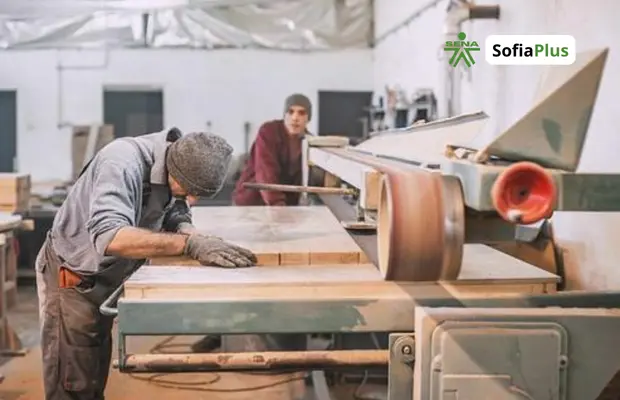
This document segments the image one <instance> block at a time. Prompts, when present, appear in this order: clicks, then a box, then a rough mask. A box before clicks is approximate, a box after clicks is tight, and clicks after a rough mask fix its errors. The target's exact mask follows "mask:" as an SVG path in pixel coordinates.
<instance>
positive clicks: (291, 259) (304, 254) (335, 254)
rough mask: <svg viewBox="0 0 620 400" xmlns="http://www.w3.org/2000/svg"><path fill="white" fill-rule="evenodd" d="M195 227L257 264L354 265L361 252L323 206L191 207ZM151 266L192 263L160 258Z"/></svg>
mask: <svg viewBox="0 0 620 400" xmlns="http://www.w3.org/2000/svg"><path fill="white" fill-rule="evenodd" d="M192 213H193V218H194V225H195V226H196V228H197V229H198V230H199V231H201V232H204V233H206V234H210V235H215V236H219V237H221V238H223V239H225V240H228V241H230V242H232V243H235V244H238V245H240V246H243V247H246V248H248V249H250V250H252V251H253V252H254V253H255V254H256V255H257V257H258V261H259V264H260V265H317V264H321V265H323V264H358V263H360V262H365V256H364V253H363V251H362V250H361V249H360V248H359V246H358V245H357V244H356V243H355V241H354V240H353V239H352V238H351V236H349V234H348V233H347V232H346V230H345V229H344V228H343V227H342V225H340V223H339V221H338V220H337V219H336V217H335V216H334V215H333V214H332V213H331V211H330V210H329V209H328V208H327V207H324V206H299V207H262V206H257V207H195V208H193V209H192ZM151 264H154V265H166V264H175V265H178V264H196V262H195V261H193V260H189V259H180V258H178V257H176V258H158V259H154V260H152V262H151Z"/></svg>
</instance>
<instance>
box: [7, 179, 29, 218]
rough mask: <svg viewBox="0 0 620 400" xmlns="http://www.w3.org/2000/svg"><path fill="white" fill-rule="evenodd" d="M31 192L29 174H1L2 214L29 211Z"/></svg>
mask: <svg viewBox="0 0 620 400" xmlns="http://www.w3.org/2000/svg"><path fill="white" fill-rule="evenodd" d="M30 191H31V181H30V175H29V174H22V173H8V172H3V173H0V212H8V213H18V212H23V211H26V210H28V206H29V201H30Z"/></svg>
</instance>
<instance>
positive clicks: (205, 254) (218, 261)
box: [184, 233, 257, 268]
mask: <svg viewBox="0 0 620 400" xmlns="http://www.w3.org/2000/svg"><path fill="white" fill-rule="evenodd" d="M184 253H185V254H186V255H188V256H189V257H191V258H193V259H195V260H197V261H198V262H200V264H202V265H209V266H216V267H227V268H237V267H251V266H253V265H255V264H256V262H257V259H256V256H255V255H254V253H252V252H251V251H249V250H247V249H244V248H243V247H240V246H237V245H234V244H232V243H228V242H226V241H224V240H222V239H220V238H217V237H214V236H205V235H201V234H199V233H194V234H192V235H190V236H189V238H188V239H187V244H186V246H185V250H184Z"/></svg>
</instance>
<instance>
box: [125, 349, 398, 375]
mask: <svg viewBox="0 0 620 400" xmlns="http://www.w3.org/2000/svg"><path fill="white" fill-rule="evenodd" d="M388 360H389V352H388V351H387V350H362V351H360V350H333V351H271V352H244V353H206V354H195V353H188V354H132V355H127V356H126V357H125V359H124V362H123V365H121V366H120V370H121V371H123V372H144V373H151V372H159V373H171V372H240V371H257V370H269V371H290V370H295V371H304V370H307V371H311V370H324V369H341V368H354V367H355V368H372V367H386V366H387V365H388ZM113 366H114V368H119V363H118V362H117V361H115V362H114V363H113Z"/></svg>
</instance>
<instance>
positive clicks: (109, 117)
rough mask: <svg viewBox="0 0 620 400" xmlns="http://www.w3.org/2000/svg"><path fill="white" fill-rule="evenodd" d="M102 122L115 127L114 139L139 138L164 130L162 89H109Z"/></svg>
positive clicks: (105, 98)
mask: <svg viewBox="0 0 620 400" xmlns="http://www.w3.org/2000/svg"><path fill="white" fill-rule="evenodd" d="M103 120H104V123H105V124H109V125H113V126H114V137H116V138H120V137H125V136H139V135H143V134H145V133H152V132H158V131H161V130H162V129H164V95H163V92H162V91H161V90H122V89H106V90H104V92H103Z"/></svg>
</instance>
